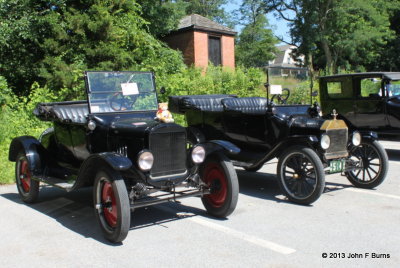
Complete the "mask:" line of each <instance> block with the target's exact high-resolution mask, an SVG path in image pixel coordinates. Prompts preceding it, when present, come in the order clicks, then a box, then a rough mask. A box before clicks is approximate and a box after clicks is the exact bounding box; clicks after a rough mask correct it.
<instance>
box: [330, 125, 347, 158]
mask: <svg viewBox="0 0 400 268" xmlns="http://www.w3.org/2000/svg"><path fill="white" fill-rule="evenodd" d="M326 134H328V136H329V138H330V139H331V146H329V148H328V149H327V150H326V152H325V158H326V159H333V158H340V157H346V156H347V155H348V152H347V136H348V135H347V128H342V129H328V130H327V131H326Z"/></svg>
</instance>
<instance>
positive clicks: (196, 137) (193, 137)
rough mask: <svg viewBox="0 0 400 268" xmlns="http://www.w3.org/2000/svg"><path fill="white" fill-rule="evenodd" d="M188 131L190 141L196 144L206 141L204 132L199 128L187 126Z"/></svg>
mask: <svg viewBox="0 0 400 268" xmlns="http://www.w3.org/2000/svg"><path fill="white" fill-rule="evenodd" d="M186 133H187V139H188V141H190V142H194V143H195V144H197V143H204V142H205V141H206V138H205V136H204V134H203V133H202V132H201V131H200V130H199V129H198V128H195V127H187V128H186Z"/></svg>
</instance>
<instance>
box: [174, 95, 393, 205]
mask: <svg viewBox="0 0 400 268" xmlns="http://www.w3.org/2000/svg"><path fill="white" fill-rule="evenodd" d="M277 99H279V98H277ZM169 104H170V109H171V111H173V112H176V113H181V114H185V117H186V120H187V123H188V126H189V127H188V129H189V130H188V132H189V133H190V136H189V139H190V140H191V141H192V142H193V143H201V142H204V141H210V140H214V139H223V140H228V141H230V142H232V143H234V144H235V145H236V146H238V147H239V148H240V153H239V154H236V155H230V156H229V157H230V159H231V160H233V163H234V165H235V166H239V167H243V168H244V169H246V170H249V171H257V170H258V169H260V168H261V167H262V165H263V164H264V163H265V162H267V161H270V160H271V159H273V158H275V157H276V158H278V160H279V161H278V167H277V174H278V183H279V185H280V187H281V189H282V191H283V192H284V193H285V195H286V196H287V197H288V199H289V200H291V201H293V202H296V203H300V204H310V203H312V202H314V201H316V200H317V199H318V198H319V196H320V195H321V193H322V192H323V190H324V186H325V173H338V172H340V173H342V174H343V175H345V176H346V177H347V178H348V179H349V180H350V182H351V183H353V184H354V185H355V186H359V187H368V188H369V187H374V186H376V185H378V184H379V183H381V182H382V181H383V179H384V178H385V176H386V172H387V156H386V154H385V152H384V151H382V150H381V147H379V146H377V147H374V148H376V150H377V151H376V155H377V156H378V159H375V158H373V157H374V156H375V154H369V155H367V156H366V157H365V158H363V157H359V156H358V155H357V153H358V150H359V148H360V143H361V144H369V145H370V144H373V145H375V141H374V138H373V136H370V135H368V133H364V134H363V135H361V134H360V132H358V131H350V132H349V129H348V127H347V125H346V124H345V122H344V121H343V120H338V119H336V117H335V118H333V119H332V120H326V119H323V118H321V117H319V111H318V106H313V107H310V106H309V105H275V104H274V103H272V102H271V101H269V100H268V99H267V98H262V97H246V98H237V97H235V96H228V95H197V96H171V97H170V99H169ZM335 116H336V114H335ZM378 145H379V144H378ZM372 158H373V159H372ZM372 172H374V173H373V174H374V175H376V176H375V178H373V179H372V180H371V181H369V182H367V181H366V180H365V174H366V173H368V174H370V173H372Z"/></svg>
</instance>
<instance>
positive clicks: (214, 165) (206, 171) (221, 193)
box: [200, 153, 239, 218]
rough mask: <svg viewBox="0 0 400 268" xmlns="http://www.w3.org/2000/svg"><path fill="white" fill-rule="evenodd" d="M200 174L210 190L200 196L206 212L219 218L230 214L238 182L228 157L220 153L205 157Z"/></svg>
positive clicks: (237, 193) (233, 207) (233, 206)
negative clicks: (208, 192)
mask: <svg viewBox="0 0 400 268" xmlns="http://www.w3.org/2000/svg"><path fill="white" fill-rule="evenodd" d="M200 176H201V179H202V180H203V182H204V183H205V184H206V185H207V186H208V187H209V188H210V192H211V193H210V194H207V195H204V196H203V197H202V198H201V201H202V202H203V204H204V207H205V208H206V210H207V212H208V213H209V214H210V215H212V216H215V217H220V218H224V217H227V216H228V215H230V214H231V213H232V212H233V211H234V210H235V208H236V204H237V201H238V196H239V183H238V178H237V175H236V172H235V168H234V167H233V165H232V163H231V162H230V161H229V159H228V158H227V157H226V156H224V155H223V154H220V153H217V154H213V155H211V156H209V157H207V159H206V161H205V162H204V163H203V164H202V165H201V168H200Z"/></svg>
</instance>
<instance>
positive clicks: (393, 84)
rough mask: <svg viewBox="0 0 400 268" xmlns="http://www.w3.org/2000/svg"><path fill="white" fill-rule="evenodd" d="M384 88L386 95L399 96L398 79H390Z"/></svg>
mask: <svg viewBox="0 0 400 268" xmlns="http://www.w3.org/2000/svg"><path fill="white" fill-rule="evenodd" d="M386 88H387V91H388V96H390V97H391V96H400V80H398V81H390V83H388V84H386Z"/></svg>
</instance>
